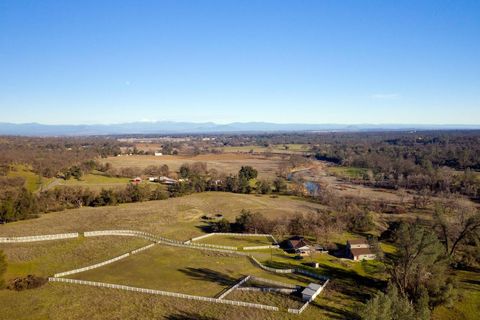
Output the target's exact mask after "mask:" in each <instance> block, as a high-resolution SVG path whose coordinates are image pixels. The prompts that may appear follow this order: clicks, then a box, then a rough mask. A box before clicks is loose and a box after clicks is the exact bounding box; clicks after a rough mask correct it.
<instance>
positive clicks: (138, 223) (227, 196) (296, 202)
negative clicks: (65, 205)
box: [0, 192, 323, 241]
mask: <svg viewBox="0 0 480 320" xmlns="http://www.w3.org/2000/svg"><path fill="white" fill-rule="evenodd" d="M322 207H323V206H321V205H319V204H316V203H311V202H307V201H304V200H301V199H300V198H296V197H289V196H280V197H278V198H272V197H270V196H267V195H262V196H259V195H246V194H234V193H226V192H205V193H197V194H192V195H189V196H185V197H181V198H170V199H167V200H159V201H148V202H142V203H132V204H122V205H118V206H108V207H97V208H93V207H83V208H78V209H71V210H64V211H61V212H51V213H48V214H44V215H42V216H41V217H40V218H39V219H33V220H24V221H18V222H13V223H9V224H6V225H1V226H0V234H2V235H9V236H22V235H26V234H28V235H41V234H51V233H63V232H84V231H92V230H102V229H115V228H116V229H133V230H140V231H146V232H151V233H154V234H157V235H161V236H165V237H168V238H171V239H177V240H183V241H185V240H188V239H190V238H193V237H196V236H200V235H202V234H204V232H203V230H202V228H203V227H205V226H206V225H205V223H204V222H202V220H201V217H202V216H204V215H207V214H216V213H221V214H222V215H223V216H224V217H225V218H227V219H229V220H230V221H233V220H234V219H235V217H236V216H237V215H239V214H240V211H241V210H242V209H246V210H252V211H255V212H260V213H262V214H264V215H265V216H266V217H269V218H273V217H283V216H287V215H290V214H293V213H295V212H304V213H309V212H316V209H318V208H322Z"/></svg>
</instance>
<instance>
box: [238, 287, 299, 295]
mask: <svg viewBox="0 0 480 320" xmlns="http://www.w3.org/2000/svg"><path fill="white" fill-rule="evenodd" d="M237 290H240V291H255V292H273V293H283V294H292V293H294V292H296V291H297V289H289V288H269V287H261V288H258V287H240V288H237Z"/></svg>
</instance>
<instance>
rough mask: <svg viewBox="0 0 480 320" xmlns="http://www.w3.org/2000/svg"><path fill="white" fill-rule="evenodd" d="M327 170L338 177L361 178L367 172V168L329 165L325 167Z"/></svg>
mask: <svg viewBox="0 0 480 320" xmlns="http://www.w3.org/2000/svg"><path fill="white" fill-rule="evenodd" d="M327 172H328V173H330V174H332V175H334V176H336V177H338V178H345V179H362V178H363V177H364V176H365V175H366V174H367V172H368V169H365V168H356V167H338V166H331V167H327Z"/></svg>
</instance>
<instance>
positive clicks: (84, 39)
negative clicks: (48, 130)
mask: <svg viewBox="0 0 480 320" xmlns="http://www.w3.org/2000/svg"><path fill="white" fill-rule="evenodd" d="M154 120H159V121H160V120H173V121H194V122H203V121H214V122H218V123H227V122H237V121H269V122H282V123H293V122H296V123H411V124H418V123H425V124H480V1H478V0H472V1H462V0H456V1H439V0H430V1H427V0H423V1H419V0H415V1H413V0H412V1H384V0H378V1H337V0H330V1H326V0H325V1H320V0H312V1H303V0H299V1H286V0H283V1H282V0H272V1H269V0H256V1H254V0H217V1H211V0H190V1H185V0H169V1H160V0H152V1H144V0H136V1H89V0H82V1H48V0H42V1H36V0H31V1H28V0H23V1H19V0H0V122H16V123H23V122H40V123H49V124H77V123H89V124H91V123H119V122H133V121H154Z"/></svg>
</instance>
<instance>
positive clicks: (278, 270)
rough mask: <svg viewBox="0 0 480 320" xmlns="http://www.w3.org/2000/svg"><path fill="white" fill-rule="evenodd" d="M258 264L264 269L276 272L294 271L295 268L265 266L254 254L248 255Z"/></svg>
mask: <svg viewBox="0 0 480 320" xmlns="http://www.w3.org/2000/svg"><path fill="white" fill-rule="evenodd" d="M248 257H249V258H250V259H251V260H252V261H253V262H254V263H255V264H256V265H257V266H259V267H260V268H262V269H263V270H266V271H270V272H274V273H293V272H294V271H295V269H275V268H270V267H267V266H264V265H263V264H262V263H261V262H260V261H258V260H257V259H256V258H255V257H254V256H250V255H249V256H248Z"/></svg>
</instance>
